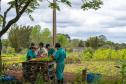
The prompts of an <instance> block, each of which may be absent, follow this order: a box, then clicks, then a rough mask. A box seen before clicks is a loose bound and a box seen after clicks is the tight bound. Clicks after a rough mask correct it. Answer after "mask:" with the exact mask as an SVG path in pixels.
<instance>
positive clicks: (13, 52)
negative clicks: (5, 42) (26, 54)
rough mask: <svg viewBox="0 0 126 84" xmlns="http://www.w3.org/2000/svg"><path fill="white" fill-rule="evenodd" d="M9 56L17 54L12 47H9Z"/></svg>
mask: <svg viewBox="0 0 126 84" xmlns="http://www.w3.org/2000/svg"><path fill="white" fill-rule="evenodd" d="M7 54H15V49H14V48H12V47H7Z"/></svg>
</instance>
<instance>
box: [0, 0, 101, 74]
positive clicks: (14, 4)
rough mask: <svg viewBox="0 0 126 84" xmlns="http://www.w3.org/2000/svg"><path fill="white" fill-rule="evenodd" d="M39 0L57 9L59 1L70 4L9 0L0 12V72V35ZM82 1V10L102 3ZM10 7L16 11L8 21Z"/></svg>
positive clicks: (0, 62) (66, 1) (98, 6)
mask: <svg viewBox="0 0 126 84" xmlns="http://www.w3.org/2000/svg"><path fill="white" fill-rule="evenodd" d="M39 1H48V2H49V7H51V8H57V9H59V5H58V3H59V2H62V3H65V4H68V5H69V6H71V3H70V1H69V0H56V1H57V3H53V2H51V1H50V0H11V1H10V2H9V3H8V5H9V7H8V9H7V10H6V11H5V12H4V14H3V15H2V14H0V20H1V19H2V29H1V30H0V73H1V68H2V59H1V50H2V43H1V37H2V35H4V34H5V33H6V32H7V30H8V29H9V28H10V26H11V25H13V24H14V23H16V22H17V21H18V20H19V19H20V18H21V16H22V15H23V13H27V14H30V13H32V12H33V11H34V10H35V9H36V8H37V7H38V6H39ZM81 1H82V2H83V4H82V6H81V8H82V9H84V10H88V9H98V8H100V5H101V4H102V1H101V0H81ZM11 9H14V10H15V11H16V15H15V16H13V18H12V19H11V20H9V21H7V14H8V13H9V11H10V10H11Z"/></svg>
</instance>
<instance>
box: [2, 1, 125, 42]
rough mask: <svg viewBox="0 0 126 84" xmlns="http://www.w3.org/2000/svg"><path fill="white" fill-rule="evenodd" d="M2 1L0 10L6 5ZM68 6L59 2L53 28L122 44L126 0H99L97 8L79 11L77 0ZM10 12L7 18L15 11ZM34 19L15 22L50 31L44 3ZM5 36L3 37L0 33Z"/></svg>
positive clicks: (79, 2)
mask: <svg viewBox="0 0 126 84" xmlns="http://www.w3.org/2000/svg"><path fill="white" fill-rule="evenodd" d="M7 1H9V0H2V11H1V13H3V11H4V10H5V9H6V8H7V7H8V6H7V5H6V2H7ZM71 1H72V7H71V8H70V7H68V6H66V5H63V4H61V6H60V8H61V11H57V31H58V33H65V34H66V33H67V34H69V35H70V36H71V38H72V39H73V38H78V39H83V40H86V39H87V38H89V37H90V36H96V35H105V36H106V37H107V39H108V40H111V41H114V42H119V43H122V42H124V43H126V1H125V0H103V2H104V5H103V6H101V9H99V10H97V11H94V10H88V11H83V10H82V9H80V5H81V0H80V1H79V0H71ZM14 12H15V11H13V10H12V11H11V12H10V13H9V14H8V16H7V17H8V19H11V18H12V17H13V16H14V15H15V13H14ZM32 16H33V17H34V19H35V21H34V22H32V21H30V19H29V18H28V16H27V15H26V14H24V15H23V16H22V17H21V19H20V20H19V21H18V24H20V25H41V27H42V28H49V29H50V30H52V10H51V9H50V8H48V4H47V2H42V3H41V6H40V7H39V8H38V9H37V10H35V11H34V13H32ZM4 37H6V36H4Z"/></svg>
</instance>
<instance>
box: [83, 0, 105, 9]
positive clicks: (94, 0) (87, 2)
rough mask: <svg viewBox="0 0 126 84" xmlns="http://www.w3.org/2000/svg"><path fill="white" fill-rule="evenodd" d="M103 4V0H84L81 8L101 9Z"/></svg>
mask: <svg viewBox="0 0 126 84" xmlns="http://www.w3.org/2000/svg"><path fill="white" fill-rule="evenodd" d="M101 5H103V2H102V1H101V0H84V1H83V5H82V6H81V8H82V9H83V10H88V9H95V10H97V9H99V8H101V7H100V6H101Z"/></svg>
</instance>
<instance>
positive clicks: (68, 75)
mask: <svg viewBox="0 0 126 84" xmlns="http://www.w3.org/2000/svg"><path fill="white" fill-rule="evenodd" d="M64 76H65V82H67V83H72V82H74V80H75V78H76V74H75V73H70V72H65V73H64Z"/></svg>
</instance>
